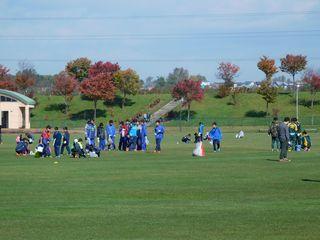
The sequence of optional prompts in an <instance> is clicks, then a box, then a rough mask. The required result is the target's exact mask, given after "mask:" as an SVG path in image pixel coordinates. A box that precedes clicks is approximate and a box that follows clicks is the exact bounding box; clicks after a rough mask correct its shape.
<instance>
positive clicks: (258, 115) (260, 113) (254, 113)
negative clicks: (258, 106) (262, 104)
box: [245, 110, 267, 118]
mask: <svg viewBox="0 0 320 240" xmlns="http://www.w3.org/2000/svg"><path fill="white" fill-rule="evenodd" d="M245 116H246V117H254V118H263V117H266V116H267V113H266V112H264V111H256V110H250V111H248V112H246V113H245Z"/></svg>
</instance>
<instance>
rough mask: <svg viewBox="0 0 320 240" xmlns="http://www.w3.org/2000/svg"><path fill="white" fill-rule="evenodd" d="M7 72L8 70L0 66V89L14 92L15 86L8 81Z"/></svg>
mask: <svg viewBox="0 0 320 240" xmlns="http://www.w3.org/2000/svg"><path fill="white" fill-rule="evenodd" d="M9 71H10V70H9V69H8V68H6V67H4V66H2V65H0V88H2V89H7V90H11V91H15V90H16V86H15V84H14V82H13V81H12V80H11V79H10V76H9Z"/></svg>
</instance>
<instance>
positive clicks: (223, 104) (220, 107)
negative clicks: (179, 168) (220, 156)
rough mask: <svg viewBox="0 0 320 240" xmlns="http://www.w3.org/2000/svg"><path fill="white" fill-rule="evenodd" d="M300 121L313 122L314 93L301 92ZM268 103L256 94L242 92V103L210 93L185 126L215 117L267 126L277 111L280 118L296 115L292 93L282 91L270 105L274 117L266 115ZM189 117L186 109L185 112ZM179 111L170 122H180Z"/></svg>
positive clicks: (318, 114) (318, 117) (319, 117)
mask: <svg viewBox="0 0 320 240" xmlns="http://www.w3.org/2000/svg"><path fill="white" fill-rule="evenodd" d="M299 96H300V104H299V112H300V120H301V121H302V122H304V123H305V124H308V125H309V124H311V117H312V110H311V108H310V99H311V97H310V94H309V93H308V92H302V93H300V95H299ZM265 111H266V104H265V101H264V100H263V99H262V97H261V96H260V95H258V94H256V93H243V94H239V95H238V104H237V105H233V104H231V99H230V98H229V97H226V98H223V99H221V98H217V97H216V94H215V93H213V92H211V93H206V95H205V99H204V100H203V101H202V102H199V103H198V102H194V103H192V105H191V115H192V120H191V121H190V122H189V123H186V122H185V121H184V123H183V124H184V125H194V124H197V123H198V121H199V120H201V121H204V122H205V123H207V124H209V123H211V122H212V121H213V120H214V121H218V122H220V123H221V124H224V125H265V124H266V123H269V122H270V119H271V118H272V115H273V112H278V115H279V116H280V117H284V116H289V117H291V116H295V113H296V106H295V99H294V97H293V96H292V95H290V94H279V96H278V98H277V102H276V103H274V104H270V106H269V112H270V116H269V117H266V116H265ZM314 115H315V117H314V121H315V124H318V125H319V124H320V99H319V97H317V99H316V101H315V107H314ZM183 117H184V119H186V112H185V111H183ZM178 118H179V117H178V112H174V113H173V114H172V117H171V119H172V120H173V121H171V123H170V124H172V125H178V124H179V121H178Z"/></svg>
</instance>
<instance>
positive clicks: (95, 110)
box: [93, 100, 98, 121]
mask: <svg viewBox="0 0 320 240" xmlns="http://www.w3.org/2000/svg"><path fill="white" fill-rule="evenodd" d="M97 102H98V100H93V105H94V112H93V119H94V121H96V119H97Z"/></svg>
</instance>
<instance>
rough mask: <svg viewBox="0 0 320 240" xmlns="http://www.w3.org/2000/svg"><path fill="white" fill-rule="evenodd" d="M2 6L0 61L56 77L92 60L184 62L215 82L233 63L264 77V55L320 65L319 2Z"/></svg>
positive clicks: (139, 66) (37, 1)
mask: <svg viewBox="0 0 320 240" xmlns="http://www.w3.org/2000/svg"><path fill="white" fill-rule="evenodd" d="M0 10H1V16H0V29H1V32H0V36H1V37H0V64H2V65H5V66H7V67H9V68H10V69H11V72H12V73H14V72H15V71H16V70H17V68H18V64H17V61H18V60H22V59H29V60H30V61H31V62H32V63H33V64H34V66H35V68H36V70H37V71H38V72H39V73H41V74H54V73H57V72H59V71H61V70H63V69H64V66H65V63H66V62H64V60H65V61H67V60H71V59H74V58H77V57H88V58H90V59H93V60H99V59H100V60H103V61H107V60H112V61H119V64H120V65H121V67H122V68H128V67H130V68H134V69H135V70H136V71H137V72H138V73H139V74H140V76H141V78H146V77H147V76H154V77H155V76H160V75H164V76H167V74H168V73H169V72H170V71H172V70H173V68H175V67H184V68H186V69H188V70H189V71H190V72H191V73H192V74H202V75H205V76H206V77H207V78H208V80H211V81H215V80H216V79H215V74H216V69H217V65H218V63H219V61H220V60H229V61H232V62H233V63H235V64H237V65H239V66H240V68H241V72H240V76H239V78H238V81H247V80H249V81H259V80H262V79H263V74H261V73H260V72H259V71H258V70H257V67H256V63H257V60H258V59H259V57H261V56H262V55H267V56H270V57H273V58H276V59H277V60H278V59H279V57H281V56H284V55H285V54H287V53H294V54H304V55H307V56H308V57H310V58H309V66H310V67H313V68H320V49H319V42H320V41H319V40H320V26H319V25H320V24H319V19H320V1H319V0H304V1H302V0H242V1H240V0H239V1H238V0H237V1H235V0H234V1H232V0H224V1H221V0H161V1H160V0H159V1H157V0H91V1H84V0H63V1H62V0H54V1H49V0H29V1H28V0H24V1H23V0H19V1H18V0H0ZM260 13H262V14H263V15H262V16H261V15H260ZM268 13H269V14H268ZM293 13H297V14H293ZM168 15H171V16H170V17H169V16H168ZM181 15H184V16H181ZM186 15H187V16H186ZM203 15H207V17H203ZM137 16H138V17H137ZM156 16H158V17H156ZM165 16H167V17H165ZM50 17H51V18H53V19H46V18H50ZM74 17H80V18H79V19H72V18H74ZM110 17H111V18H110ZM29 18H36V19H29ZM37 18H38V19H37ZM81 18H82V19H81ZM83 18H88V19H83ZM99 18H100V19H99ZM311 30H312V31H311ZM314 30H319V31H314ZM279 31H280V32H283V33H282V34H279V33H278V32H279ZM292 31H298V33H295V32H292ZM301 31H305V32H304V33H302V32H301ZM248 32H251V33H250V35H248ZM257 32H262V33H257ZM222 33H227V35H221V34H222ZM233 33H236V35H229V34H233ZM139 34H141V35H145V34H147V35H145V36H143V37H141V35H140V36H139ZM157 34H159V35H160V38H159V37H158V36H156V35H157ZM212 34H213V35H212ZM214 34H217V35H214ZM115 35H116V36H117V38H111V39H106V38H105V37H110V36H115ZM164 35H165V37H164ZM279 35H280V36H279ZM92 36H98V37H101V36H104V38H103V39H101V40H96V39H92V38H91V37H92ZM39 37H40V38H44V39H42V40H39ZM6 38H7V39H6ZM16 38H21V39H16ZM26 38H32V39H33V40H26ZM54 38H55V39H54ZM56 38H63V39H58V40H57V39H56ZM129 60H131V61H129ZM138 60H139V61H138ZM145 60H152V61H145ZM169 60H170V61H169ZM182 60H184V61H182Z"/></svg>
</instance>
